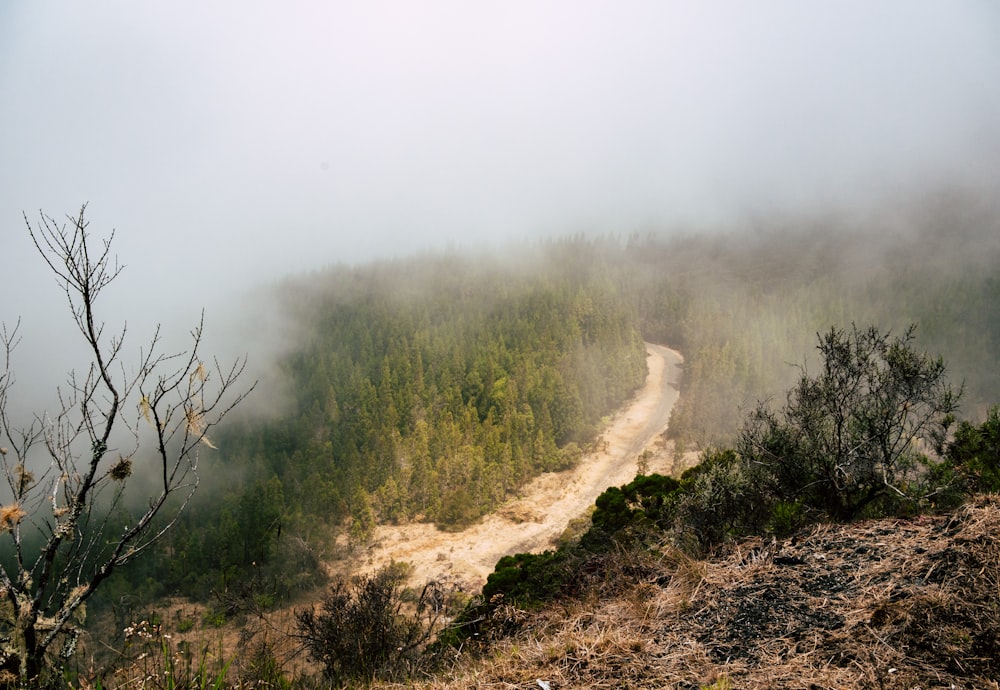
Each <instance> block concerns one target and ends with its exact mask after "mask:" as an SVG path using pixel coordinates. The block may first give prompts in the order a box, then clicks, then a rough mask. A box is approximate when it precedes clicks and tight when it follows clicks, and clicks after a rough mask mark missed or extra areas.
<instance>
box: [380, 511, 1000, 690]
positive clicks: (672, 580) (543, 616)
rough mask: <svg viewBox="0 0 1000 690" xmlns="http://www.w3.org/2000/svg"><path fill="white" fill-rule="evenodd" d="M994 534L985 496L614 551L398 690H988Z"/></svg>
mask: <svg viewBox="0 0 1000 690" xmlns="http://www.w3.org/2000/svg"><path fill="white" fill-rule="evenodd" d="M998 532H1000V499H998V498H997V497H996V496H989V497H980V498H978V499H976V500H974V501H972V502H970V503H969V504H967V505H965V506H964V507H962V508H959V509H957V510H955V511H953V512H949V513H946V514H940V515H929V516H920V517H916V518H913V519H881V520H869V521H863V522H858V523H855V524H850V525H822V526H818V527H815V528H812V529H810V530H808V531H804V532H802V533H799V534H797V535H795V536H794V537H792V538H789V539H787V540H782V541H761V540H759V539H755V540H749V541H742V542H740V543H738V544H735V545H734V546H732V547H731V548H729V549H728V550H727V551H726V553H724V554H722V555H719V556H718V557H715V558H712V559H709V560H705V561H696V560H692V559H690V558H687V557H685V556H683V555H680V554H679V553H678V552H676V551H673V550H671V549H669V548H667V549H663V550H653V551H650V552H647V553H645V554H644V555H643V556H642V557H638V556H637V554H636V553H634V552H632V553H619V554H617V555H614V556H608V557H604V558H603V559H602V560H601V561H600V562H598V563H594V564H593V569H592V579H591V582H590V585H589V586H588V587H587V589H586V590H585V591H583V592H581V593H580V594H579V595H578V596H576V597H573V598H571V599H561V600H559V601H558V602H556V603H554V604H552V605H551V606H549V607H547V608H545V609H543V610H540V611H536V612H527V611H523V610H519V609H517V608H515V607H509V606H508V607H503V608H501V609H499V610H498V612H497V614H496V615H497V616H498V617H503V618H504V620H503V623H504V625H503V626H502V627H503V628H505V629H506V630H508V631H510V634H509V635H506V636H503V637H502V638H501V639H498V640H496V641H494V642H492V643H491V645H490V647H489V651H488V652H487V653H486V654H484V655H481V656H480V655H476V654H474V653H470V652H468V651H465V652H462V653H458V654H457V656H456V658H455V660H454V663H453V665H452V666H450V667H449V668H448V670H447V671H445V672H443V673H440V674H439V675H436V676H433V677H432V678H431V679H428V680H424V681H422V682H419V683H415V684H412V685H408V686H407V687H417V688H426V689H428V690H445V689H452V688H456V689H457V688H469V687H478V688H525V689H527V688H537V687H539V686H540V685H541V684H540V683H538V682H537V681H538V680H542V681H544V682H545V683H547V684H548V685H547V687H551V688H553V689H559V690H562V689H564V688H623V687H627V688H665V687H673V688H692V689H695V688H703V687H706V686H707V687H711V688H716V689H721V688H737V687H738V688H810V689H816V690H818V689H820V688H831V689H832V688H859V687H868V688H884V689H886V690H888V689H891V688H915V687H920V688H991V687H992V688H996V687H997V683H996V680H995V679H996V678H997V677H998V674H1000V662H998V658H1000V610H998V609H997V604H996V595H997V591H998V587H1000V543H998V541H997V540H996V535H997V534H998ZM498 627H499V626H498ZM377 687H386V688H388V687H397V686H394V685H391V684H384V685H379V686H377Z"/></svg>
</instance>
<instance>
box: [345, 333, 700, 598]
mask: <svg viewBox="0 0 1000 690" xmlns="http://www.w3.org/2000/svg"><path fill="white" fill-rule="evenodd" d="M646 347H647V352H648V358H647V363H648V369H649V374H648V376H647V378H646V383H645V385H644V386H643V387H642V389H640V390H639V392H638V393H637V394H636V396H635V397H634V398H633V399H632V400H631V401H630V402H629V404H628V405H626V406H625V407H624V408H623V409H622V410H619V411H618V412H617V413H616V414H615V415H614V417H613V418H612V419H611V420H610V422H609V424H608V426H607V427H606V429H605V430H604V432H603V433H602V434H601V437H600V441H599V442H598V443H597V444H595V448H594V450H593V451H592V452H590V453H588V454H587V455H585V456H584V457H583V458H581V460H580V462H579V463H577V465H576V467H574V468H572V469H569V470H563V471H562V472H549V473H546V474H543V475H541V476H539V477H537V478H536V479H535V480H534V481H532V482H531V483H530V484H528V485H527V486H525V487H524V488H523V489H522V491H521V492H520V495H519V496H518V497H517V498H516V499H514V500H511V501H508V502H507V503H506V504H504V505H503V506H501V508H500V509H499V510H498V511H497V512H496V513H493V514H491V515H488V516H486V517H485V518H483V519H482V520H480V521H478V522H476V523H475V524H473V525H471V526H469V527H468V528H466V529H464V530H461V531H451V532H443V531H441V530H440V529H438V528H437V527H436V526H434V525H431V524H428V523H411V524H406V525H380V526H379V527H377V528H376V529H375V532H374V535H373V537H372V543H371V544H370V545H369V547H368V548H367V549H366V550H365V553H364V555H363V558H359V559H352V560H351V561H350V562H349V563H350V565H351V566H353V574H358V573H364V572H372V571H374V570H377V569H379V568H383V567H385V566H387V565H389V564H390V563H392V562H403V563H406V564H408V566H409V582H410V583H412V584H414V585H415V586H420V585H421V584H423V583H424V582H428V581H430V580H437V579H442V578H447V579H449V580H451V581H453V582H456V583H458V584H460V585H462V586H463V588H464V589H466V591H469V592H473V591H478V590H479V589H481V588H482V586H483V584H484V583H485V582H486V577H487V575H489V574H490V573H491V572H492V571H493V567H494V566H495V565H496V562H497V561H498V560H500V558H501V557H503V556H506V555H509V554H514V553H521V552H526V551H544V550H545V549H548V548H552V547H553V546H554V545H555V544H556V541H557V539H558V537H559V536H560V535H561V534H562V533H563V532H564V531H565V530H566V528H567V527H568V525H569V524H570V522H571V521H572V520H575V519H579V518H580V517H581V516H585V515H586V513H587V510H588V509H590V508H591V507H592V506H593V505H594V501H595V500H596V499H597V497H598V495H600V493H601V492H602V491H604V490H605V489H606V488H607V487H609V486H617V485H619V484H625V483H627V482H628V481H630V480H631V479H632V478H633V477H634V476H635V475H636V474H637V473H638V471H639V459H640V456H643V455H645V457H646V459H647V460H646V464H647V471H659V472H666V473H669V472H670V471H671V470H672V469H673V468H674V465H675V458H674V457H673V453H671V452H670V450H669V448H668V447H666V444H663V443H662V441H663V439H662V437H661V435H662V434H663V432H664V431H665V430H666V428H667V423H668V422H669V420H670V412H671V410H672V409H673V406H674V403H675V402H676V401H677V396H678V393H677V386H678V385H679V384H680V369H681V365H682V364H683V358H682V357H681V355H680V353H679V352H676V351H674V350H670V349H668V348H665V347H662V346H659V345H653V344H647V346H646ZM658 442H659V443H658ZM657 445H658V446H659V447H658V448H657V447H656V446H657ZM692 455H693V454H692ZM689 459H690V461H691V462H694V461H696V458H689ZM681 469H683V468H681ZM341 567H342V566H341Z"/></svg>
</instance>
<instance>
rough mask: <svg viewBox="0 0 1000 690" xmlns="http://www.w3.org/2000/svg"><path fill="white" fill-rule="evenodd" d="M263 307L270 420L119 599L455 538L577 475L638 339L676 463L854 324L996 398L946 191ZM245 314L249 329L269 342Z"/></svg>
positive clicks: (980, 411) (985, 214)
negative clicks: (416, 530)
mask: <svg viewBox="0 0 1000 690" xmlns="http://www.w3.org/2000/svg"><path fill="white" fill-rule="evenodd" d="M275 299H276V300H277V303H278V305H279V309H280V311H281V313H282V314H283V318H282V323H283V324H284V325H283V326H282V328H287V329H289V333H288V340H289V342H290V343H291V347H290V348H289V349H288V350H287V352H286V354H285V355H283V357H282V359H281V361H280V362H278V363H277V367H278V370H279V372H280V378H281V379H282V380H283V382H284V384H285V385H284V388H285V390H284V391H282V392H281V393H280V395H279V393H278V392H276V391H275V392H273V395H274V396H275V398H276V399H282V400H284V401H285V403H286V404H285V405H284V406H283V408H282V409H281V410H280V412H278V413H276V414H275V415H272V416H270V417H268V418H267V420H266V421H261V420H260V419H255V420H250V419H247V420H244V421H242V422H237V423H231V424H229V425H228V426H227V427H226V429H225V430H223V431H222V432H220V434H219V435H218V436H217V438H216V439H215V441H216V444H217V445H218V446H219V448H220V450H219V451H218V452H216V453H213V456H212V457H211V458H210V460H207V461H206V463H205V465H204V467H203V469H204V470H205V472H204V474H205V488H204V489H203V490H202V491H201V492H200V495H201V496H202V498H205V497H208V498H210V500H208V501H205V500H202V501H199V503H198V504H197V505H195V506H193V508H192V509H191V510H189V511H188V512H187V513H186V514H185V518H184V519H183V521H182V522H181V523H180V524H178V525H177V526H176V527H175V529H174V530H173V531H172V532H171V534H170V537H169V543H168V544H167V547H166V548H167V549H168V552H169V554H170V556H171V557H170V558H169V559H155V558H149V559H145V561H143V562H142V564H141V565H139V564H137V566H136V568H135V569H134V570H133V573H132V575H131V577H132V584H131V586H132V587H136V586H139V585H140V583H142V582H145V583H149V584H151V585H152V584H153V583H155V586H153V587H152V589H153V590H159V591H170V592H172V591H181V592H184V593H189V594H195V595H198V594H200V595H205V594H206V593H207V592H208V591H210V590H213V589H214V590H215V591H220V590H222V589H229V588H231V587H232V583H234V582H238V581H247V580H252V581H253V582H256V583H258V584H259V583H261V582H269V583H271V584H269V585H268V587H270V588H271V589H270V591H272V592H275V593H277V595H279V596H280V595H282V594H284V593H288V592H290V591H292V590H294V589H297V588H299V587H305V586H308V585H309V584H311V583H313V582H314V581H315V578H314V577H313V576H314V575H315V574H316V573H318V572H319V558H320V556H329V555H330V552H329V547H330V544H332V543H333V540H334V538H335V537H336V536H337V535H341V536H342V537H345V536H346V537H348V538H349V541H351V542H352V543H354V544H358V543H363V541H364V540H365V539H366V538H367V537H368V535H369V534H370V533H371V530H372V528H373V526H374V525H375V524H376V523H377V522H378V521H406V520H431V521H434V522H437V523H438V524H439V525H441V526H444V527H460V526H462V525H465V524H467V523H469V522H470V521H473V520H475V519H476V518H478V517H479V516H481V515H483V514H484V513H486V512H488V511H490V510H492V509H493V508H495V507H496V506H497V505H498V503H500V502H501V501H503V500H504V498H506V497H507V496H509V495H511V493H512V492H515V491H516V490H517V489H518V488H519V487H520V486H522V485H523V484H524V482H526V481H527V480H529V479H530V478H532V477H533V476H535V475H537V474H538V473H540V472H543V471H546V470H554V469H560V468H564V467H569V466H571V465H572V464H573V463H574V462H575V461H576V460H577V458H578V457H579V455H580V453H581V452H582V450H584V449H585V448H586V446H587V444H588V443H591V442H592V441H593V440H594V439H595V437H596V435H597V434H598V433H599V431H600V428H601V424H602V417H603V416H605V415H607V414H608V413H609V412H611V411H613V410H614V409H615V408H616V407H618V406H619V405H621V404H622V403H623V402H624V401H625V400H626V399H627V398H628V397H629V395H630V394H631V393H632V392H633V391H634V390H635V389H636V388H637V387H638V386H639V385H640V383H641V382H642V380H643V377H644V375H645V373H646V368H645V352H644V347H643V343H642V341H643V340H644V339H645V340H648V341H653V342H659V343H664V344H667V345H670V346H672V347H676V348H678V349H680V350H681V351H682V352H683V354H684V356H685V374H684V379H683V383H682V385H683V390H682V395H681V398H680V401H679V403H678V405H677V407H676V408H675V412H674V415H673V418H672V420H671V424H670V435H671V437H672V438H674V439H675V440H676V441H677V443H678V446H679V447H680V448H681V449H689V450H697V449H703V448H708V447H712V446H716V445H721V444H729V443H731V442H732V439H733V438H734V436H735V434H736V432H737V430H738V425H739V423H740V420H741V419H743V418H744V417H745V412H746V411H747V410H749V409H750V408H752V407H753V406H754V405H755V403H756V401H757V400H760V399H767V398H770V397H773V396H778V395H782V394H783V393H782V391H785V390H787V389H788V388H789V386H790V384H791V383H792V382H793V381H795V380H796V379H798V377H799V375H800V373H801V372H800V371H799V369H798V368H797V367H796V366H793V365H792V364H790V363H801V362H803V361H808V360H809V358H810V357H812V356H813V355H814V354H815V347H816V345H815V344H816V336H817V333H819V332H823V331H826V330H828V329H829V328H831V327H842V328H843V327H850V325H851V324H852V323H854V324H857V325H858V326H859V327H864V326H865V325H868V324H877V325H878V326H879V327H880V328H883V329H890V330H891V329H899V330H900V331H901V330H902V329H904V328H905V327H906V326H907V325H909V324H911V323H915V324H917V331H916V341H917V343H918V345H919V346H920V347H921V348H922V349H924V350H926V351H928V352H930V353H932V354H935V355H936V354H941V355H942V356H944V358H945V360H946V361H947V363H948V371H949V373H950V378H951V380H952V381H954V382H955V383H956V384H960V383H961V382H963V381H964V383H965V395H964V398H963V405H962V408H961V409H962V411H963V412H964V415H965V416H966V417H967V418H971V419H976V418H981V417H982V416H983V415H985V411H986V409H987V407H989V406H990V405H992V404H995V403H996V401H997V399H998V397H1000V396H998V392H1000V368H998V367H997V366H996V363H997V361H1000V309H998V308H997V305H998V304H1000V213H998V212H997V209H996V208H995V207H993V206H990V205H989V204H988V203H986V202H984V201H982V200H977V199H975V198H970V197H968V196H965V195H961V194H957V193H950V194H941V195H937V196H932V197H930V196H929V197H928V198H926V199H924V200H922V201H921V202H920V204H918V205H917V206H912V207H907V208H905V209H902V210H899V209H897V210H896V211H894V213H893V214H885V213H873V214H871V215H870V216H869V217H864V216H860V215H855V216H852V217H837V216H814V217H811V218H806V219H803V218H795V219H791V218H786V219H768V220H767V221H766V222H765V221H760V222H758V223H756V224H753V225H750V226H748V227H747V228H744V229H742V230H740V231H738V232H737V231H734V232H732V233H730V234H723V233H716V234H700V235H691V236H683V237H682V236H671V237H661V236H657V235H647V236H641V235H632V236H629V237H604V238H586V237H583V236H576V237H571V238H567V239H561V240H550V241H542V242H539V243H537V244H533V245H531V246H522V247H519V248H516V249H511V250H510V252H509V254H505V255H499V254H498V255H494V256H492V257H488V258H484V257H481V256H480V257H474V256H469V255H462V254H459V253H455V252H450V253H446V254H436V255H427V256H420V257H414V258H410V259H405V260H396V261H386V262H379V263H373V264H370V265H366V266H359V267H334V268H331V269H329V270H325V271H320V272H316V273H312V274H309V275H305V276H300V277H296V278H293V279H290V280H288V281H287V282H286V283H284V284H282V285H281V286H279V287H278V288H277V289H276V291H275ZM265 313H266V312H265V311H264V310H262V312H261V314H262V315H261V322H260V329H261V330H262V331H267V330H270V329H272V328H274V327H275V326H274V325H273V324H270V323H268V322H267V319H266V317H265V316H264V314H265ZM247 349H248V350H250V352H251V356H252V354H253V343H252V342H251V343H247ZM807 366H808V365H807ZM260 394H261V395H268V394H269V393H268V392H267V391H263V392H261V393H260ZM282 534H283V535H284V536H280V535H282ZM279 536H280V538H279ZM342 541H343V539H342ZM323 549H327V550H326V551H325V552H324V551H323ZM140 569H141V571H142V572H141V573H140V572H139V571H140Z"/></svg>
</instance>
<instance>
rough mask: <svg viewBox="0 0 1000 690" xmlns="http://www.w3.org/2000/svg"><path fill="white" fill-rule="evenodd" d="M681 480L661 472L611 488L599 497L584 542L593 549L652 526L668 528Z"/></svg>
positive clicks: (599, 548)
mask: <svg viewBox="0 0 1000 690" xmlns="http://www.w3.org/2000/svg"><path fill="white" fill-rule="evenodd" d="M680 486H681V485H680V482H678V481H677V480H676V479H674V478H673V477H665V476H663V475H660V474H651V475H643V474H640V475H637V476H636V477H635V479H633V480H632V481H631V482H629V483H628V484H626V485H625V486H622V487H620V488H619V487H609V488H608V489H607V490H606V491H604V493H602V494H601V495H600V496H598V497H597V501H596V502H595V505H596V509H595V510H594V513H593V515H592V516H591V522H592V523H593V524H592V527H591V529H590V530H589V531H588V532H587V533H586V534H585V535H583V537H582V538H581V540H580V543H581V545H582V546H583V547H585V548H587V549H590V550H596V551H599V550H602V549H604V548H607V546H608V542H609V541H610V540H611V539H618V540H622V539H625V538H627V537H628V536H633V535H632V532H633V531H635V532H637V533H639V534H641V533H642V532H643V531H646V530H648V528H650V527H657V528H660V529H662V528H666V527H668V526H669V525H670V524H671V522H672V521H673V516H674V510H673V509H674V504H675V501H676V500H677V497H678V495H679V489H680Z"/></svg>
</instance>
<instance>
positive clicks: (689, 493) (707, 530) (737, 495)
mask: <svg viewBox="0 0 1000 690" xmlns="http://www.w3.org/2000/svg"><path fill="white" fill-rule="evenodd" d="M753 470H754V467H753V466H748V465H744V464H743V463H742V462H741V459H740V457H739V456H738V455H737V454H736V452H735V451H733V450H731V449H712V450H708V451H705V452H704V453H703V454H702V458H701V462H700V463H699V464H698V465H696V466H695V467H693V468H691V469H690V470H687V471H686V472H685V473H684V474H683V475H681V487H680V490H679V496H678V499H677V509H676V510H677V517H676V535H675V538H676V540H677V541H678V542H679V545H680V546H682V547H683V548H684V549H685V550H686V551H689V552H691V553H699V552H702V551H705V550H707V549H709V548H711V547H712V546H714V545H716V544H720V543H722V542H724V541H726V540H727V539H729V538H733V537H739V536H743V535H746V534H752V533H758V532H761V531H762V530H763V529H764V528H765V526H766V525H767V524H768V522H769V519H770V515H771V509H772V504H773V501H772V500H771V499H770V497H769V496H768V495H767V494H766V493H765V491H764V490H763V484H762V482H760V480H759V478H758V477H757V476H755V474H756V473H755V472H754V471H753Z"/></svg>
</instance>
